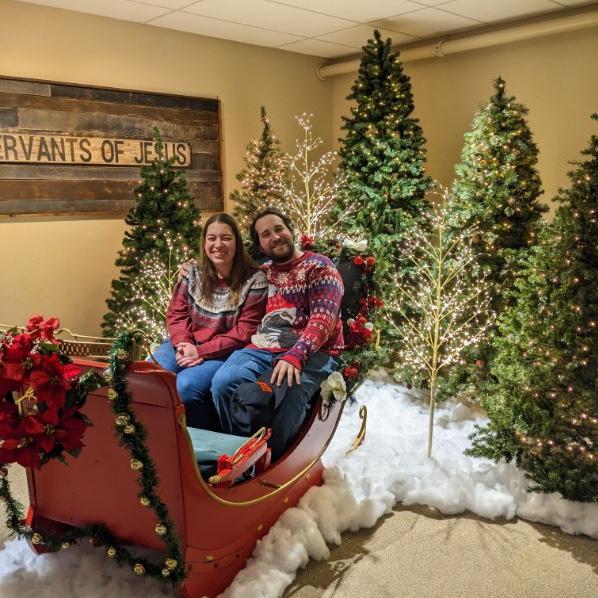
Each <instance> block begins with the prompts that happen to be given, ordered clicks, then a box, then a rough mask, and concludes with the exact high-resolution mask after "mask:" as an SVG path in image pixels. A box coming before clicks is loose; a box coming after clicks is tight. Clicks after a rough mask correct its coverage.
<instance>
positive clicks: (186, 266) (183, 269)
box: [177, 260, 193, 282]
mask: <svg viewBox="0 0 598 598" xmlns="http://www.w3.org/2000/svg"><path fill="white" fill-rule="evenodd" d="M191 266H193V261H191V260H189V261H188V262H183V263H182V264H181V265H180V266H179V273H178V277H177V282H180V281H181V278H183V276H188V275H189V270H191Z"/></svg>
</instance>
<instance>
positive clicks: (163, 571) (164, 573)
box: [162, 567, 170, 577]
mask: <svg viewBox="0 0 598 598" xmlns="http://www.w3.org/2000/svg"><path fill="white" fill-rule="evenodd" d="M169 575H170V569H168V568H167V567H164V569H162V577H168V576H169Z"/></svg>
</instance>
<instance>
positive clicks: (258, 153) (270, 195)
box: [230, 106, 286, 235]
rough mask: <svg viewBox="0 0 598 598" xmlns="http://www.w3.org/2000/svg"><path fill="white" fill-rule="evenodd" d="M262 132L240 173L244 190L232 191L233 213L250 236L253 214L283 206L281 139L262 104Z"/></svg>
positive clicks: (283, 178)
mask: <svg viewBox="0 0 598 598" xmlns="http://www.w3.org/2000/svg"><path fill="white" fill-rule="evenodd" d="M260 114H261V121H262V125H263V129H262V135H261V137H260V138H259V139H252V140H251V141H250V142H249V144H248V145H247V149H246V151H245V158H244V161H245V168H244V169H243V170H241V172H239V173H238V174H237V177H236V178H237V180H238V181H239V183H241V189H236V190H235V191H233V192H232V193H231V194H230V198H231V199H232V200H233V201H234V202H235V209H234V211H233V214H234V216H235V218H236V219H237V222H238V223H239V225H240V226H241V230H242V232H243V234H244V235H247V231H248V230H249V225H250V224H251V221H252V220H253V217H254V216H255V215H256V214H257V213H258V212H259V211H260V210H262V209H264V208H265V207H267V206H269V205H273V206H279V207H281V208H283V200H282V194H281V191H280V188H279V182H280V181H284V180H285V170H286V167H285V165H284V164H283V162H282V153H281V151H280V141H279V140H278V139H277V137H276V135H274V133H273V132H272V125H271V123H270V119H269V118H268V116H267V114H266V108H265V107H264V106H262V107H261V110H260Z"/></svg>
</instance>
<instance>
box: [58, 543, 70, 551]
mask: <svg viewBox="0 0 598 598" xmlns="http://www.w3.org/2000/svg"><path fill="white" fill-rule="evenodd" d="M70 547H71V543H70V542H63V543H62V544H61V545H60V548H61V550H66V549H67V548H70Z"/></svg>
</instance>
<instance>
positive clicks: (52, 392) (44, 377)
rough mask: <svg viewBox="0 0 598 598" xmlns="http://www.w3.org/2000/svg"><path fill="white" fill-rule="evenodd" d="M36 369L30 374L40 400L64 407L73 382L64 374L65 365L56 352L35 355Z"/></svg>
mask: <svg viewBox="0 0 598 598" xmlns="http://www.w3.org/2000/svg"><path fill="white" fill-rule="evenodd" d="M34 364H35V369H34V370H33V371H32V372H31V374H30V376H29V382H30V384H31V387H32V388H33V389H34V391H35V394H36V396H37V399H38V401H43V402H44V403H46V404H47V405H56V406H58V407H63V406H64V402H65V400H66V393H67V391H68V390H70V388H71V382H70V381H69V380H67V379H66V377H65V375H64V366H63V365H62V362H61V361H60V357H58V355H56V353H52V354H51V355H41V354H38V355H34Z"/></svg>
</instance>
